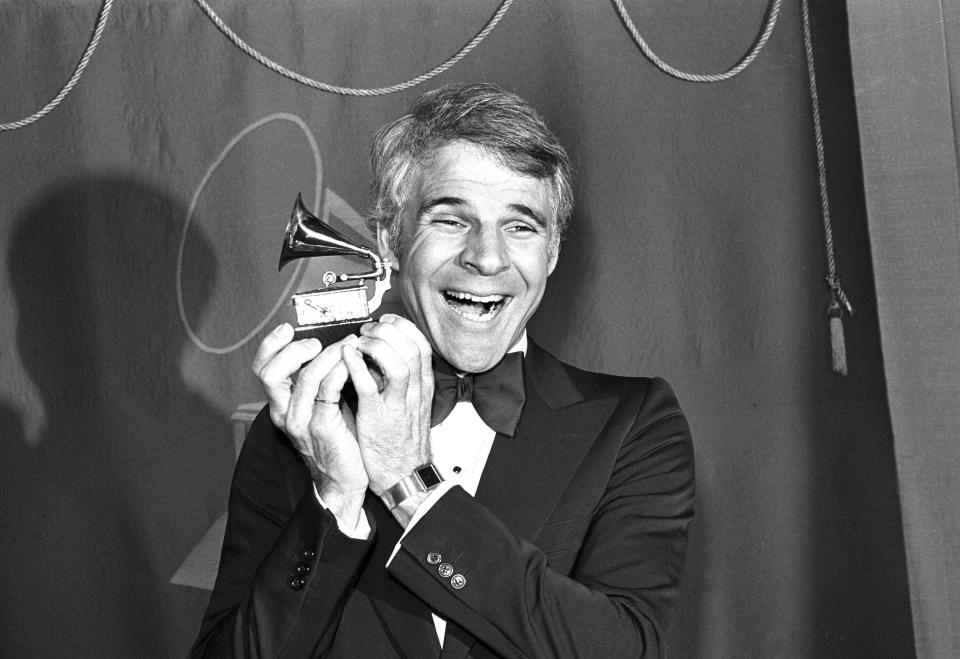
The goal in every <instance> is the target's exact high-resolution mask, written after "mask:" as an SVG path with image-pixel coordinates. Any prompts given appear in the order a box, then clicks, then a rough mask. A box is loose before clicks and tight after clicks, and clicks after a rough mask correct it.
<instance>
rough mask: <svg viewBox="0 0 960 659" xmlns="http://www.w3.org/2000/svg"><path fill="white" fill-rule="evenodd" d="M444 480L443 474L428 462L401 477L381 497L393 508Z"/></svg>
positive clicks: (428, 490)
mask: <svg viewBox="0 0 960 659" xmlns="http://www.w3.org/2000/svg"><path fill="white" fill-rule="evenodd" d="M442 482H443V476H441V475H440V472H439V471H437V468H436V467H434V466H433V464H432V463H429V462H428V463H427V464H425V465H423V466H421V467H417V468H416V469H414V470H413V473H412V474H410V475H409V476H406V477H404V478H401V479H400V482H398V483H397V484H396V485H393V486H391V487H390V488H388V489H387V490H386V491H385V492H384V493H383V494H381V495H380V498H381V499H383V502H384V503H385V504H386V505H387V508H389V509H390V510H393V509H394V508H396V507H397V506H399V505H400V504H401V503H403V502H404V501H406V500H407V499H409V498H410V497H412V496H413V495H414V494H418V493H420V492H430V491H431V490H433V489H434V488H435V487H436V486H437V485H439V484H440V483H442Z"/></svg>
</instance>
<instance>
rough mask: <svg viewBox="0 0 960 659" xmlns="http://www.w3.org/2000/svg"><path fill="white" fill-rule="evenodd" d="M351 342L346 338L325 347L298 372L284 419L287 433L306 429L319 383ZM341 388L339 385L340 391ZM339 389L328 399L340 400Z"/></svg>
mask: <svg viewBox="0 0 960 659" xmlns="http://www.w3.org/2000/svg"><path fill="white" fill-rule="evenodd" d="M353 341H356V337H347V338H345V339H342V340H341V341H337V342H336V343H333V344H331V345H329V346H327V347H326V348H324V349H323V351H322V352H321V353H320V354H319V355H317V356H316V357H315V358H314V359H313V360H312V361H311V362H310V363H309V364H307V365H306V366H304V367H303V368H302V369H301V370H300V375H299V376H297V382H296V384H295V385H294V386H293V391H292V392H291V394H290V407H289V410H288V411H287V418H286V427H287V430H288V431H289V432H291V433H300V432H303V431H305V430H306V429H307V426H308V424H309V423H310V419H311V417H312V416H313V408H314V405H315V403H316V398H317V396H318V392H319V391H320V383H321V382H322V381H323V379H324V378H326V377H327V376H328V375H329V374H330V371H331V370H332V369H333V368H334V366H336V364H337V362H339V361H340V360H341V350H342V348H343V346H344V345H346V344H348V343H351V342H353ZM342 388H343V386H342V385H341V387H340V389H342ZM340 389H338V390H336V391H333V392H329V399H330V400H340ZM324 398H327V396H324ZM328 407H332V406H328Z"/></svg>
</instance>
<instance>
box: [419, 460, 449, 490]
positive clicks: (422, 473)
mask: <svg viewBox="0 0 960 659" xmlns="http://www.w3.org/2000/svg"><path fill="white" fill-rule="evenodd" d="M417 476H419V477H420V480H421V481H422V482H423V485H424V487H426V488H427V489H430V488H431V487H436V486H437V485H439V484H440V483H442V482H443V478H441V477H440V473H439V472H438V471H437V468H436V467H434V466H433V465H426V466H425V467H420V468H419V469H417Z"/></svg>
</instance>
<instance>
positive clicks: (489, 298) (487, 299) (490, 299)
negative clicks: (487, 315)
mask: <svg viewBox="0 0 960 659" xmlns="http://www.w3.org/2000/svg"><path fill="white" fill-rule="evenodd" d="M447 295H448V296H450V297H452V298H456V299H458V300H466V301H468V302H481V303H486V304H492V303H495V302H501V301H502V300H503V298H504V296H503V295H483V296H480V295H472V294H470V293H465V292H463V291H447Z"/></svg>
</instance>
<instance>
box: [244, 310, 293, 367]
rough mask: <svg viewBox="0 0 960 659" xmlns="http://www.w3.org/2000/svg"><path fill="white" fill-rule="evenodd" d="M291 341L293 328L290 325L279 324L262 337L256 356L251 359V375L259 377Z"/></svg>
mask: <svg viewBox="0 0 960 659" xmlns="http://www.w3.org/2000/svg"><path fill="white" fill-rule="evenodd" d="M292 339H293V327H292V326H291V325H290V323H281V324H280V325H277V327H275V328H274V330H273V331H272V332H270V333H269V334H267V335H266V336H265V337H263V341H261V342H260V346H259V347H258V348H257V354H256V355H255V356H254V358H253V364H252V367H253V373H254V375H256V376H257V377H260V371H261V370H263V367H264V366H266V365H267V362H269V361H270V360H271V359H273V358H274V356H276V354H277V353H278V352H280V350H282V349H283V347H284V346H286V345H287V344H288V343H290V341H291V340H292Z"/></svg>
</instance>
